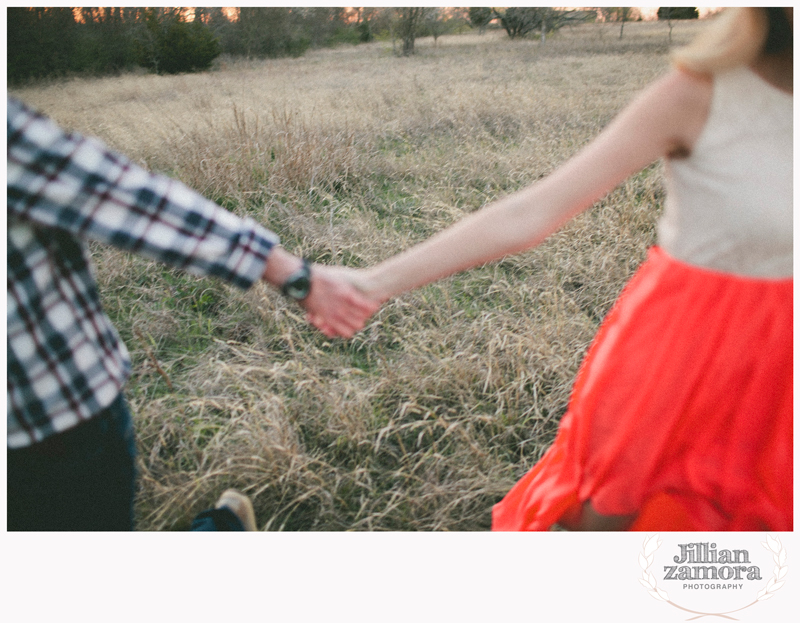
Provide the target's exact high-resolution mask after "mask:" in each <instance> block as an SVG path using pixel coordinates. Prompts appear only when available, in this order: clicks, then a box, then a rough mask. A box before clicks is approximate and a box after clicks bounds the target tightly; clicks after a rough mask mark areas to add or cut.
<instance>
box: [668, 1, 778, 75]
mask: <svg viewBox="0 0 800 623" xmlns="http://www.w3.org/2000/svg"><path fill="white" fill-rule="evenodd" d="M768 28H769V23H768V19H767V15H766V12H765V11H764V10H763V9H761V8H758V7H731V8H728V9H725V10H724V11H723V12H722V13H720V14H719V15H718V16H716V17H715V18H713V21H712V22H711V23H710V24H709V25H708V26H707V28H706V30H705V31H704V32H703V33H702V34H701V35H699V36H698V37H697V38H696V39H695V40H694V41H693V42H692V43H690V44H689V45H687V46H686V47H683V48H680V49H678V50H675V52H673V54H672V62H673V63H674V64H675V65H677V66H678V67H681V68H683V69H687V70H689V71H694V72H698V73H705V74H713V73H716V72H719V71H724V70H726V69H732V68H734V67H738V66H740V65H749V64H750V63H752V62H753V61H754V60H755V59H756V58H758V56H759V54H761V52H762V50H763V49H764V43H765V41H766V39H767V31H768Z"/></svg>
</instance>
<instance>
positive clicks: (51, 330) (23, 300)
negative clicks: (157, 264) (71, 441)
mask: <svg viewBox="0 0 800 623" xmlns="http://www.w3.org/2000/svg"><path fill="white" fill-rule="evenodd" d="M7 193H8V194H7V206H8V207H7V215H8V218H7V268H8V282H7V283H8V296H7V306H6V311H7V346H6V351H7V364H8V365H7V387H8V401H7V421H8V426H7V436H8V447H9V448H10V449H12V448H22V447H25V446H29V445H31V444H34V443H37V442H40V441H42V440H44V439H46V438H47V437H49V436H51V435H54V434H57V433H60V432H63V431H66V430H68V429H70V428H72V427H74V426H77V425H78V424H80V423H81V422H82V421H85V420H87V419H89V418H92V417H94V416H96V415H97V414H98V413H100V412H101V411H102V410H104V409H105V408H107V407H108V406H109V405H110V404H111V403H112V402H113V401H114V400H115V399H116V397H117V396H118V395H119V393H120V392H121V391H122V388H123V386H124V383H125V380H126V378H127V377H128V375H129V374H130V367H131V366H130V357H129V356H128V352H127V349H126V348H125V345H124V344H123V343H122V341H121V340H120V339H119V335H118V334H117V332H116V330H115V328H114V326H113V325H112V323H111V321H110V319H109V318H108V317H107V316H106V314H105V313H104V311H103V309H102V304H101V301H100V296H99V293H98V291H97V287H96V284H95V281H94V277H93V275H92V270H91V266H90V256H89V253H88V250H87V248H86V243H85V242H84V240H85V239H91V240H97V241H100V242H104V243H108V244H112V245H114V246H116V247H119V248H121V249H125V250H128V251H132V252H134V253H138V254H141V255H144V256H147V257H150V258H153V259H155V260H160V261H162V262H166V263H167V264H171V265H172V266H176V267H179V268H183V269H186V270H187V271H190V272H192V273H195V274H197V275H214V276H217V277H220V278H222V279H224V280H226V281H228V282H230V283H232V284H235V285H238V286H240V287H243V288H246V287H248V286H250V285H251V284H252V283H253V282H255V281H256V280H257V279H259V278H260V277H261V275H262V274H263V271H264V267H265V265H266V262H267V258H268V256H269V253H270V251H271V249H272V248H273V246H274V245H275V244H277V242H278V240H277V237H276V236H275V235H274V234H272V233H271V232H269V231H268V230H266V229H264V228H263V227H261V226H259V225H258V224H257V223H256V222H255V221H253V220H252V219H242V218H239V217H237V216H235V215H233V214H231V213H230V212H227V211H226V210H223V209H222V208H220V207H219V206H217V205H216V204H214V203H212V202H211V201H208V200H206V199H204V198H203V197H202V196H200V195H199V194H197V193H196V192H194V191H192V190H190V189H189V188H187V187H186V186H184V185H183V184H180V183H179V182H177V181H175V180H172V179H170V178H168V177H165V176H162V175H154V174H152V173H149V172H147V171H145V170H144V169H142V168H141V167H138V166H136V165H135V164H133V163H132V162H131V161H130V160H128V159H127V158H125V157H123V156H121V155H118V154H115V153H113V152H111V151H109V150H108V149H106V148H105V146H104V145H103V144H102V143H100V142H99V141H96V140H93V139H87V138H84V137H82V136H79V135H77V134H67V133H65V132H64V131H62V130H61V129H60V128H59V127H58V126H57V125H56V124H55V123H53V122H52V121H50V120H49V119H47V118H45V117H43V116H41V115H39V114H37V113H35V112H33V111H31V110H29V109H28V108H26V107H25V106H24V105H23V104H21V103H20V102H18V101H16V100H14V99H12V98H9V99H8V158H7Z"/></svg>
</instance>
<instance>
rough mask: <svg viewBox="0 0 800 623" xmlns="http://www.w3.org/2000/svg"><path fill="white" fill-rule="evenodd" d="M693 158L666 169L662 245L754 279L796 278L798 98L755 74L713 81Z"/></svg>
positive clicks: (707, 265) (682, 257)
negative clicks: (794, 141) (794, 139)
mask: <svg viewBox="0 0 800 623" xmlns="http://www.w3.org/2000/svg"><path fill="white" fill-rule="evenodd" d="M713 89H714V91H713V97H712V102H711V110H710V112H709V116H708V119H707V121H706V125H705V127H704V128H703V130H702V132H701V134H700V137H699V139H698V140H697V142H696V144H695V146H694V149H693V151H692V154H691V156H689V157H688V158H684V159H670V160H668V161H667V165H666V173H667V200H666V204H665V209H664V215H663V216H662V218H661V220H660V221H659V224H658V238H659V245H660V246H661V247H662V248H663V249H664V250H665V251H666V252H667V253H669V254H670V255H672V256H673V257H675V258H677V259H679V260H681V261H684V262H687V263H689V264H694V265H697V266H701V267H704V268H709V269H712V270H718V271H724V272H730V273H738V274H741V275H744V276H748V277H761V278H784V277H790V276H791V275H792V153H793V151H792V108H793V106H792V95H790V94H788V93H786V92H784V91H781V90H780V89H778V88H776V87H774V86H772V85H771V84H769V83H768V82H766V81H765V80H763V79H762V78H761V77H760V76H758V75H757V74H756V73H755V72H753V71H752V70H750V69H748V68H744V67H743V68H738V69H734V70H731V71H728V72H724V73H721V74H718V75H716V76H715V77H714V87H713Z"/></svg>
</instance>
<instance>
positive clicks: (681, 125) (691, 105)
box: [650, 67, 714, 158]
mask: <svg viewBox="0 0 800 623" xmlns="http://www.w3.org/2000/svg"><path fill="white" fill-rule="evenodd" d="M713 92H714V78H713V76H711V75H710V74H704V73H699V72H695V71H691V70H689V69H685V68H683V67H675V68H673V69H672V70H671V71H669V72H668V73H667V74H666V75H664V76H663V77H662V78H661V79H659V80H658V81H656V83H655V84H654V85H653V86H652V88H651V93H650V97H651V98H652V101H653V102H658V108H659V109H660V110H662V111H664V123H665V124H667V125H668V126H670V127H669V131H670V134H671V135H672V136H673V148H672V149H670V151H669V153H668V154H667V156H669V157H673V158H675V157H686V156H688V155H689V154H690V153H691V151H692V147H693V146H694V144H695V142H696V141H697V139H698V137H699V136H700V134H701V133H702V131H703V128H704V127H705V124H706V121H707V119H708V115H709V111H710V110H711V101H712V98H713Z"/></svg>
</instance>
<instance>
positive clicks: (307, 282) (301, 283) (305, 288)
mask: <svg viewBox="0 0 800 623" xmlns="http://www.w3.org/2000/svg"><path fill="white" fill-rule="evenodd" d="M310 291H311V279H309V278H308V276H306V275H303V276H301V277H297V278H296V279H293V280H292V281H290V282H289V283H287V284H286V294H288V295H289V296H291V297H292V298H293V299H297V300H298V301H300V300H302V299H304V298H306V297H307V296H308V293H309V292H310Z"/></svg>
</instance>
